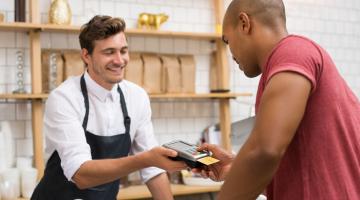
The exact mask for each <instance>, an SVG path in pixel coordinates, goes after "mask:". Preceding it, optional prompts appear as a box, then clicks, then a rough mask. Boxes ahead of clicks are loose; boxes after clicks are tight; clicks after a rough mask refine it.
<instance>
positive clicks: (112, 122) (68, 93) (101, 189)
mask: <svg viewBox="0 0 360 200" xmlns="http://www.w3.org/2000/svg"><path fill="white" fill-rule="evenodd" d="M124 31H125V22H124V21H123V20H122V19H120V18H112V17H109V16H95V17H94V18H93V19H91V20H90V21H89V22H88V23H87V24H85V25H84V26H83V27H82V28H81V33H80V36H79V40H80V45H81V57H82V59H83V61H84V63H85V65H86V72H85V73H84V74H83V75H82V76H78V77H71V78H69V79H68V80H66V81H65V82H64V83H62V84H61V85H60V86H59V87H58V88H56V89H55V90H54V91H53V92H52V93H51V94H50V96H49V98H48V100H47V102H46V109H45V116H44V133H45V136H46V144H47V148H46V153H48V154H49V155H51V156H50V158H49V160H48V162H47V165H46V169H45V173H44V176H43V178H42V179H41V181H40V183H39V184H38V186H37V188H36V189H35V191H34V193H33V196H32V198H31V199H37V200H48V199H61V200H67V199H71V200H73V199H94V200H95V199H96V200H99V199H106V200H107V199H116V196H117V193H118V191H119V183H120V180H119V179H120V178H121V177H123V176H126V175H128V174H129V173H131V172H134V171H136V170H141V176H142V179H143V181H144V182H145V183H146V185H147V186H148V188H149V190H150V192H151V193H152V195H153V197H154V199H173V197H172V194H171V190H170V185H169V181H168V179H167V176H166V173H164V172H165V171H164V170H166V171H178V170H181V169H184V168H186V165H185V163H183V162H178V161H172V160H170V159H169V158H168V157H175V156H176V155H177V153H176V152H175V151H172V150H170V149H165V148H163V147H157V142H156V140H155V138H154V134H153V127H152V123H151V108H150V101H149V97H148V95H147V93H146V92H145V91H144V90H143V89H142V88H140V87H139V86H137V85H135V84H133V83H131V82H128V81H126V80H123V75H124V68H125V66H126V65H127V63H128V61H129V54H128V45H127V41H126V37H125V34H124ZM128 154H132V155H131V156H128ZM159 168H161V169H159ZM163 169H164V170H163Z"/></svg>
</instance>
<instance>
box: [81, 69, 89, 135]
mask: <svg viewBox="0 0 360 200" xmlns="http://www.w3.org/2000/svg"><path fill="white" fill-rule="evenodd" d="M80 86H81V92H82V94H83V97H84V104H85V117H84V120H83V124H82V126H83V128H84V130H86V127H87V123H88V119H89V96H88V92H87V89H86V83H85V78H84V74H83V75H82V76H81V79H80Z"/></svg>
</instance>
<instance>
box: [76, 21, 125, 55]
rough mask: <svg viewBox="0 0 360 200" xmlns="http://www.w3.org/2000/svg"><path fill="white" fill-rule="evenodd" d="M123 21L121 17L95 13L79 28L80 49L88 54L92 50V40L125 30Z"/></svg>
mask: <svg viewBox="0 0 360 200" xmlns="http://www.w3.org/2000/svg"><path fill="white" fill-rule="evenodd" d="M125 27H126V24H125V21H124V20H123V19H122V18H118V17H110V16H106V15H96V16H94V17H93V18H92V19H91V20H90V21H89V22H88V23H86V24H84V25H83V26H82V27H81V29H80V35H79V41H80V47H81V49H83V48H85V49H86V50H87V51H88V52H89V54H92V52H93V50H94V41H96V40H102V39H106V38H108V37H110V36H112V35H115V34H117V33H120V32H125Z"/></svg>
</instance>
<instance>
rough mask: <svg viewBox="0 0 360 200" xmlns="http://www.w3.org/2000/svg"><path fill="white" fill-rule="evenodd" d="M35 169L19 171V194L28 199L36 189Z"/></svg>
mask: <svg viewBox="0 0 360 200" xmlns="http://www.w3.org/2000/svg"><path fill="white" fill-rule="evenodd" d="M37 173H38V171H37V169H35V168H27V169H22V170H21V194H22V196H23V197H24V198H30V197H31V195H32V193H33V192H34V189H35V187H36V178H37Z"/></svg>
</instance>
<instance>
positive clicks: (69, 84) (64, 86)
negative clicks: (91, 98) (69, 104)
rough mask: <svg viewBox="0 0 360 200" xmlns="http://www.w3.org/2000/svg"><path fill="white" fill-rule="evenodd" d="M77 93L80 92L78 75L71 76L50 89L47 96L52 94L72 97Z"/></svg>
mask: <svg viewBox="0 0 360 200" xmlns="http://www.w3.org/2000/svg"><path fill="white" fill-rule="evenodd" d="M77 94H81V87H80V76H71V77H69V78H68V79H66V80H65V81H64V82H62V83H61V84H60V85H59V86H58V87H57V88H55V89H54V90H53V91H51V93H50V95H49V98H50V97H52V96H57V97H59V96H63V97H70V96H71V97H74V96H76V95H77Z"/></svg>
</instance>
